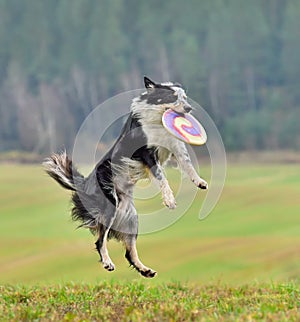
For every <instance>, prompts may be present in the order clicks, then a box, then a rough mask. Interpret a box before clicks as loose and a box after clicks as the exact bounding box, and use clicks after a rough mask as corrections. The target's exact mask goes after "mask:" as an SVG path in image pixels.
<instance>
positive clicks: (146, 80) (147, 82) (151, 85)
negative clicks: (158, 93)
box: [144, 76, 155, 88]
mask: <svg viewBox="0 0 300 322" xmlns="http://www.w3.org/2000/svg"><path fill="white" fill-rule="evenodd" d="M144 84H145V87H146V88H154V87H155V83H154V82H152V80H151V79H149V78H148V77H146V76H144Z"/></svg>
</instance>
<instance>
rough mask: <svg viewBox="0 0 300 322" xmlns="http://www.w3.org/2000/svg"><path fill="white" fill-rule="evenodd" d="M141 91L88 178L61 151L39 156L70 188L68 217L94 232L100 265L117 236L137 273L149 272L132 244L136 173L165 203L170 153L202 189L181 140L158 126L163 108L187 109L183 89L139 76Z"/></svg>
mask: <svg viewBox="0 0 300 322" xmlns="http://www.w3.org/2000/svg"><path fill="white" fill-rule="evenodd" d="M144 83H145V87H146V91H145V92H144V93H142V94H141V95H140V96H138V97H136V98H134V99H133V101H132V104H131V112H130V114H129V117H128V119H127V121H126V123H125V125H124V127H123V130H122V133H121V135H120V136H119V138H118V139H117V141H116V142H115V144H114V145H113V146H112V148H111V149H110V150H109V151H108V152H107V154H106V155H105V156H104V157H103V158H102V160H100V161H99V163H98V164H97V165H96V166H95V168H94V170H93V171H92V173H91V174H90V175H89V176H88V177H84V176H83V175H81V174H80V173H79V171H78V170H77V169H76V168H75V167H74V166H73V164H72V161H71V160H70V159H69V158H68V156H67V155H66V153H65V152H64V153H61V154H52V155H51V156H50V157H49V158H48V159H46V160H45V162H44V166H45V170H46V172H47V173H48V174H49V175H50V176H51V177H52V178H53V179H55V180H56V181H57V182H58V183H59V184H60V185H61V186H62V187H64V188H66V189H69V190H71V191H72V192H73V193H72V202H73V205H74V207H73V209H72V219H73V220H76V221H79V222H80V223H81V225H80V226H81V227H85V228H89V229H90V230H91V232H92V233H93V234H94V235H96V236H97V241H96V243H95V244H96V249H97V251H98V253H99V255H100V260H101V263H102V265H103V267H104V268H105V269H107V270H108V271H113V270H114V269H115V266H114V264H113V262H112V260H111V259H110V257H109V254H108V251H107V241H108V240H109V239H110V238H115V239H117V240H119V241H122V242H123V244H124V246H125V249H126V253H125V257H126V259H127V260H128V262H129V263H130V265H132V266H133V267H134V268H135V269H136V270H137V271H138V272H139V273H140V274H141V275H143V276H145V277H154V276H155V275H156V272H155V271H154V270H153V269H151V268H149V267H147V266H145V265H144V264H143V263H142V262H141V261H140V259H139V257H138V253H137V249H136V239H137V235H138V216H137V212H136V209H135V207H134V203H133V188H134V185H135V183H136V182H137V181H138V180H139V179H142V178H146V177H151V178H153V180H154V181H155V182H156V183H157V184H158V186H159V187H160V190H161V193H162V199H163V202H164V204H165V206H166V207H168V208H170V209H174V208H175V207H176V201H175V198H174V195H173V192H172V190H171V188H170V186H169V183H168V180H167V178H166V177H165V174H164V171H163V165H164V164H165V163H166V162H167V161H168V160H169V159H170V157H172V156H174V157H175V158H176V159H177V162H178V165H179V167H180V168H181V170H182V171H183V172H185V173H186V174H187V175H188V176H189V178H190V179H191V181H192V182H193V183H194V184H195V185H196V186H197V187H198V188H200V189H207V188H208V185H207V183H206V181H205V180H203V179H202V178H200V177H199V175H198V174H197V172H196V170H195V169H194V167H193V165H192V162H191V158H190V156H189V154H188V151H187V149H186V146H185V144H184V143H183V142H181V141H179V140H178V139H176V138H175V137H174V136H172V135H171V134H169V133H168V132H167V131H166V129H165V128H164V127H163V125H162V115H163V113H164V112H165V111H166V110H167V109H172V110H174V111H176V112H177V113H181V114H185V113H189V112H191V110H192V107H191V106H190V104H189V103H188V102H187V96H186V93H185V91H184V89H183V88H182V87H181V85H180V84H177V83H171V82H167V83H155V82H153V81H151V80H150V79H149V78H147V77H144Z"/></svg>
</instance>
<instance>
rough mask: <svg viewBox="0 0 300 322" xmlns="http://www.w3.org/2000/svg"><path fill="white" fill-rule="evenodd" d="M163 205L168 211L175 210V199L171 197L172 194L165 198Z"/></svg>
mask: <svg viewBox="0 0 300 322" xmlns="http://www.w3.org/2000/svg"><path fill="white" fill-rule="evenodd" d="M164 205H165V206H167V207H168V208H169V209H175V208H176V200H175V198H174V196H173V193H172V195H169V196H167V198H166V196H165V198H164Z"/></svg>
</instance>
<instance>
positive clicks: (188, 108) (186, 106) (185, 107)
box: [183, 103, 193, 113]
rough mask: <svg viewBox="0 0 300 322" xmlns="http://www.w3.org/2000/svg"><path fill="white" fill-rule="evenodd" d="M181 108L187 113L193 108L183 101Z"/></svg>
mask: <svg viewBox="0 0 300 322" xmlns="http://www.w3.org/2000/svg"><path fill="white" fill-rule="evenodd" d="M183 109H184V111H185V112H186V113H189V112H190V111H191V110H192V109H193V108H192V106H191V105H190V104H189V103H185V104H184V107H183Z"/></svg>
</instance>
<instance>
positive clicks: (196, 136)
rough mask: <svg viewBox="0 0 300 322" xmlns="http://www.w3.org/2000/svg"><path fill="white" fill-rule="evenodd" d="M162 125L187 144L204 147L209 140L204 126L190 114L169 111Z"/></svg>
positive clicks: (164, 116)
mask: <svg viewBox="0 0 300 322" xmlns="http://www.w3.org/2000/svg"><path fill="white" fill-rule="evenodd" d="M162 123H163V126H164V128H165V129H166V130H167V131H168V132H169V133H170V134H172V135H173V136H175V137H176V138H177V139H179V140H181V141H183V142H185V143H188V144H191V145H202V144H204V143H205V142H206V140H207V135H206V132H205V130H204V128H203V126H202V125H201V124H200V122H199V121H198V120H196V119H195V118H194V117H193V116H192V115H190V114H178V113H176V112H175V111H173V110H171V109H168V110H167V111H165V113H164V114H163V116H162Z"/></svg>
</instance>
